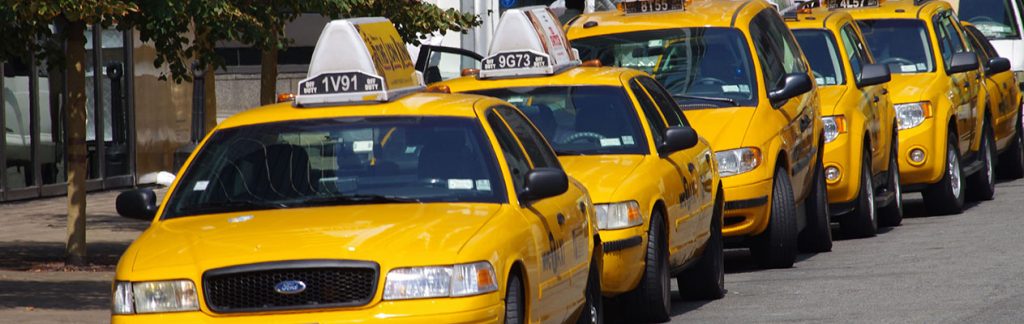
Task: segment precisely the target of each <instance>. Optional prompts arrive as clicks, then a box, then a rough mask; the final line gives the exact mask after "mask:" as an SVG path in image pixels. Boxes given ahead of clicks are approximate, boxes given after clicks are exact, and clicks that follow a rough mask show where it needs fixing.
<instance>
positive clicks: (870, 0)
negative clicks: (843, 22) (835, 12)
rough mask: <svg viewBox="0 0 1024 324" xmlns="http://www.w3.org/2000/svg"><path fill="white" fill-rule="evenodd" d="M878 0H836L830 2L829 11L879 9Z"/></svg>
mask: <svg viewBox="0 0 1024 324" xmlns="http://www.w3.org/2000/svg"><path fill="white" fill-rule="evenodd" d="M877 6H878V0H835V1H829V2H828V8H829V9H840V8H862V7H877Z"/></svg>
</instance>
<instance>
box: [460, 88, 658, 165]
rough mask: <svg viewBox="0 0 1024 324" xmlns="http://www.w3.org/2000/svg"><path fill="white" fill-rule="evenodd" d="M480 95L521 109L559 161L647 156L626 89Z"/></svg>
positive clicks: (531, 90)
mask: <svg viewBox="0 0 1024 324" xmlns="http://www.w3.org/2000/svg"><path fill="white" fill-rule="evenodd" d="M474 93H476V94H480V95H485V96H491V97H496V98H500V99H502V100H505V101H508V102H510V103H512V104H513V105H515V106H516V107H518V108H519V110H520V111H522V112H523V113H524V114H525V115H526V117H527V118H529V119H530V121H531V122H533V124H534V125H536V126H537V129H539V130H540V132H541V133H542V134H544V137H545V138H547V141H548V143H550V144H551V147H552V148H554V149H555V153H557V154H558V155H580V154H644V153H647V142H646V140H645V138H644V134H643V132H642V131H641V128H640V122H639V119H638V118H637V114H636V110H635V109H634V108H633V104H632V102H631V101H630V100H629V97H627V95H626V93H625V91H623V89H621V88H618V87H608V86H577V87H561V86H553V87H529V88H510V89H492V90H484V91H476V92H474Z"/></svg>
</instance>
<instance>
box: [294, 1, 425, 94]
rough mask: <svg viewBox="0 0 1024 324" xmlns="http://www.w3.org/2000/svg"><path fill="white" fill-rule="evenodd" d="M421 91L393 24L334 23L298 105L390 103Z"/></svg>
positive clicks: (371, 21)
mask: <svg viewBox="0 0 1024 324" xmlns="http://www.w3.org/2000/svg"><path fill="white" fill-rule="evenodd" d="M422 87H423V85H422V82H421V81H420V80H419V78H418V77H417V76H416V74H415V70H414V68H413V64H412V59H411V58H409V52H407V51H406V49H405V43H404V42H403V41H402V38H401V37H399V36H398V31H397V30H395V26H394V25H393V24H391V21H388V20H387V19H385V18H379V17H375V18H356V19H343V20H334V21H331V22H330V23H327V26H325V27H324V30H323V32H322V33H321V34H320V39H319V40H317V44H316V49H315V50H313V57H312V59H311V60H310V63H309V74H308V75H307V77H306V79H304V80H302V81H300V82H299V89H298V92H297V93H298V94H297V95H296V96H295V105H296V106H299V107H301V106H310V105H329V104H343V103H352V102H367V101H388V100H392V99H394V98H396V97H398V96H400V95H402V94H405V93H409V92H412V91H415V90H418V89H420V88H422Z"/></svg>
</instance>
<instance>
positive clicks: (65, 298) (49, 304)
mask: <svg viewBox="0 0 1024 324" xmlns="http://www.w3.org/2000/svg"><path fill="white" fill-rule="evenodd" d="M110 294H111V292H110V282H107V281H59V282H45V281H4V280H0V309H2V308H17V307H35V308H45V309H68V310H85V309H109V308H110V297H111V295H110Z"/></svg>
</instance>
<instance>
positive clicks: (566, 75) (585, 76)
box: [441, 67, 647, 92]
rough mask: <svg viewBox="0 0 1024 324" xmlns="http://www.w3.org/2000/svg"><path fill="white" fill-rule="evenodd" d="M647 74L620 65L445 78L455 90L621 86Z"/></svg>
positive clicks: (445, 83) (446, 82) (448, 84)
mask: <svg viewBox="0 0 1024 324" xmlns="http://www.w3.org/2000/svg"><path fill="white" fill-rule="evenodd" d="M639 75H647V73H644V72H642V71H639V70H634V69H627V68H619V67H574V68H570V69H567V70H565V71H562V72H561V73H558V74H555V75H540V76H529V77H517V78H496V79H478V78H476V77H474V76H467V77H461V78H458V79H452V80H447V81H444V82H442V83H441V84H443V85H447V86H448V87H449V88H450V89H451V90H452V91H454V92H464V91H473V90H479V89H494V88H515V87H538V86H566V85H594V86H616V87H621V86H622V81H623V80H628V79H629V78H632V77H634V76H639Z"/></svg>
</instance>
